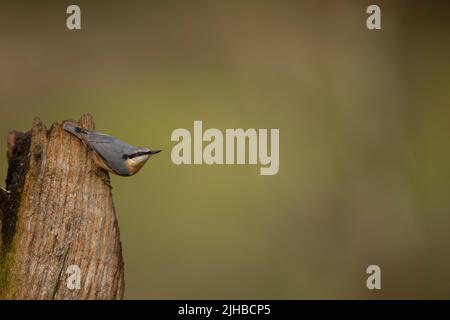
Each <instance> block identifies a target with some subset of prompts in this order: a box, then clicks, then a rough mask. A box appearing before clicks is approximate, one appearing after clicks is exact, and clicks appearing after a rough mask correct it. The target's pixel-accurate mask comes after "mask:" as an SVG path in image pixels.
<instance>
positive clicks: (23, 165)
mask: <svg viewBox="0 0 450 320" xmlns="http://www.w3.org/2000/svg"><path fill="white" fill-rule="evenodd" d="M79 124H80V125H81V126H82V127H84V128H86V129H91V130H93V129H94V122H93V119H92V116H91V115H89V114H88V115H84V116H82V117H81V119H80V121H79ZM7 142H8V155H7V157H8V175H7V179H6V189H7V190H9V192H10V193H7V192H5V191H1V192H0V194H1V196H0V219H1V223H0V224H1V236H0V239H1V240H0V246H1V251H0V259H1V261H0V298H3V299H121V298H123V292H124V266H123V258H122V249H121V243H120V234H119V227H118V224H117V218H116V213H115V209H114V204H113V200H112V195H111V190H110V187H109V186H108V185H107V184H105V183H104V181H103V180H104V179H105V178H108V173H107V172H104V171H99V170H98V169H96V166H95V164H94V162H93V160H92V155H91V154H90V152H89V151H88V149H87V148H86V146H85V145H83V144H82V143H81V141H80V140H78V139H77V138H76V137H75V136H73V135H71V134H69V133H67V132H66V131H64V130H63V129H62V126H61V125H60V124H53V125H52V126H51V128H50V129H49V130H47V129H46V128H45V126H44V125H43V124H42V122H41V121H40V120H39V119H35V120H34V122H33V127H32V129H31V130H30V131H29V132H26V133H21V132H15V131H14V132H11V133H10V134H9V135H8V138H7ZM71 265H76V266H78V267H79V268H80V271H81V274H80V280H81V283H80V285H81V286H80V289H69V287H68V286H67V285H66V284H67V280H68V277H69V276H70V274H68V273H66V271H67V268H68V267H69V266H71Z"/></svg>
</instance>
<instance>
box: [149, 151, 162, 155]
mask: <svg viewBox="0 0 450 320" xmlns="http://www.w3.org/2000/svg"><path fill="white" fill-rule="evenodd" d="M161 151H162V150H151V151H150V154H157V153H160V152H161Z"/></svg>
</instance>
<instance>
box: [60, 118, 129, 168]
mask: <svg viewBox="0 0 450 320" xmlns="http://www.w3.org/2000/svg"><path fill="white" fill-rule="evenodd" d="M63 128H64V130H66V131H68V132H70V133H72V134H74V135H75V136H77V137H78V138H79V139H81V140H82V141H84V142H85V143H86V144H87V146H88V147H89V148H91V149H92V150H94V151H95V152H96V153H97V154H99V155H100V156H101V157H102V158H103V160H105V161H106V163H107V164H108V165H109V167H110V168H111V169H112V170H114V171H115V172H116V173H117V174H119V175H128V174H129V170H128V167H127V164H126V161H125V158H124V156H126V155H130V154H132V153H133V152H135V151H136V150H137V149H138V148H135V147H133V146H130V145H129V144H128V143H126V142H124V141H122V140H120V139H117V138H115V137H112V136H109V135H107V134H104V133H99V132H95V131H91V130H87V129H83V128H81V127H79V126H77V125H74V124H73V123H70V122H66V123H64V125H63Z"/></svg>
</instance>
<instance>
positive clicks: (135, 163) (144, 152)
mask: <svg viewBox="0 0 450 320" xmlns="http://www.w3.org/2000/svg"><path fill="white" fill-rule="evenodd" d="M160 152H161V150H149V149H147V148H136V150H134V151H133V153H131V154H126V155H124V158H125V159H126V162H127V166H128V170H129V172H130V176H132V175H134V174H136V173H137V172H138V171H139V170H140V169H141V168H142V166H143V165H144V164H145V163H146V162H147V161H148V159H150V157H151V156H152V155H154V154H157V153H160Z"/></svg>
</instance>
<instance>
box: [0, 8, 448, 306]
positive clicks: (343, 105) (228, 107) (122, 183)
mask: <svg viewBox="0 0 450 320" xmlns="http://www.w3.org/2000/svg"><path fill="white" fill-rule="evenodd" d="M375 3H376V4H379V5H380V6H381V9H382V30H381V31H369V30H367V29H366V26H365V21H366V18H367V15H366V13H365V11H366V8H367V6H368V5H370V4H375ZM69 4H73V2H68V1H59V2H56V1H53V2H45V1H42V2H31V1H14V2H12V1H8V2H6V1H2V2H1V5H0V136H1V137H3V139H2V140H3V142H2V143H1V144H0V154H3V155H5V153H6V143H5V139H6V134H7V132H8V131H10V130H13V129H16V130H23V131H26V130H28V129H30V128H31V123H32V119H33V117H35V116H38V117H40V118H41V119H42V120H43V121H44V122H45V123H46V124H47V125H50V124H51V123H53V122H56V121H58V122H60V121H62V120H64V119H78V118H79V117H80V115H81V114H82V113H85V112H91V113H92V114H93V115H94V119H95V120H96V125H97V129H98V130H99V131H103V132H106V133H110V134H112V135H114V136H117V137H120V138H122V139H124V140H125V141H128V142H130V143H132V144H134V145H141V146H147V147H151V148H161V149H163V150H164V152H163V153H161V154H159V155H158V156H156V157H154V158H153V159H151V161H150V162H149V163H148V164H147V165H146V166H145V167H144V168H143V170H142V171H141V172H140V173H139V174H138V175H136V176H134V177H132V178H120V177H112V184H113V186H114V189H113V196H114V201H115V206H116V210H117V213H118V219H119V225H120V231H121V238H122V245H123V254H124V258H125V273H126V279H125V280H126V293H125V296H126V298H128V299H166V298H183V299H198V298H206V299H212V298H214V299H220V298H227V299H231V298H235V299H241V298H258V299H260V298H261V299H265V298H270V299H302V298H339V299H341V298H357V299H359V298H450V257H449V254H450V149H449V141H450V126H449V123H450V122H449V120H450V59H449V56H450V41H449V39H450V29H449V27H448V24H449V21H450V19H449V16H450V14H449V13H450V6H449V5H448V4H447V3H446V2H445V1H406V0H405V1H376V2H373V1H360V0H359V1H345V0H342V1H321V2H320V3H319V1H312V0H310V1H256V0H254V1H239V2H238V1H223V0H219V1H189V2H187V1H127V2H123V1H84V0H83V1H77V2H76V4H78V5H80V7H81V11H82V30H81V31H68V30H67V29H66V26H65V20H66V17H67V15H66V13H65V10H66V7H67V6H68V5H69ZM194 120H203V125H204V127H205V128H208V127H213V128H219V129H225V128H239V127H242V128H279V129H280V171H279V173H278V174H277V175H275V176H261V175H259V166H250V165H245V166H207V165H202V166H193V165H192V166H187V165H184V166H176V165H174V164H172V162H171V160H170V150H171V148H172V147H173V145H174V143H172V142H171V141H170V134H171V132H172V131H173V130H174V129H176V128H188V129H190V130H192V126H193V121H194ZM6 170H7V163H6V156H3V157H2V158H1V160H0V180H1V181H4V179H5V176H6ZM3 185H4V184H3ZM370 264H377V265H380V266H381V269H382V290H380V291H376V292H374V291H369V290H367V288H366V277H367V275H366V273H365V271H366V267H367V266H368V265H370Z"/></svg>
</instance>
